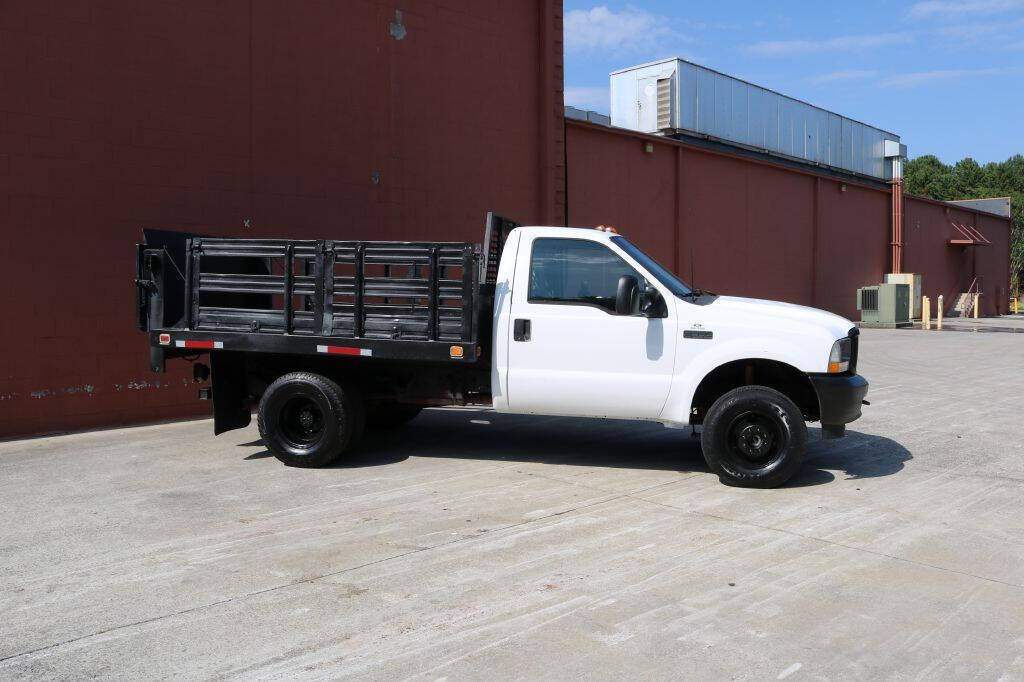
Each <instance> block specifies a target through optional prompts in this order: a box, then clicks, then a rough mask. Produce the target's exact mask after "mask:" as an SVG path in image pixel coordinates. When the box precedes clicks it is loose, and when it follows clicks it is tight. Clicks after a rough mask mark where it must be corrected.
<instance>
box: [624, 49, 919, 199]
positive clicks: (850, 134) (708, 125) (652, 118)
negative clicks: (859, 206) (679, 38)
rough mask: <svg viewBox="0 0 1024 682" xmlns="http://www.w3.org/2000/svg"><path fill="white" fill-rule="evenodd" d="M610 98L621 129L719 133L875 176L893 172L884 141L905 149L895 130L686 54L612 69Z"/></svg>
mask: <svg viewBox="0 0 1024 682" xmlns="http://www.w3.org/2000/svg"><path fill="white" fill-rule="evenodd" d="M611 100H612V101H611V109H612V112H611V113H612V115H611V119H612V125H613V126H617V127H619V128H627V129H629V130H636V131H639V132H642V133H658V134H662V135H672V136H676V135H691V136H697V137H702V138H707V139H712V140H718V141H722V142H726V143H729V144H733V145H738V146H742V147H745V148H748V149H752V150H755V151H759V152H763V153H767V154H775V155H778V156H784V157H787V158H790V159H794V160H797V161H802V162H804V163H809V164H814V165H819V166H828V167H831V168H836V169H839V170H843V171H846V172H849V173H856V174H859V175H865V176H869V177H872V178H875V179H878V180H891V179H892V164H890V163H886V144H885V143H886V142H887V141H888V142H890V143H895V144H896V148H897V149H900V145H899V140H900V138H899V136H898V135H894V134H893V133H890V132H886V131H884V130H881V129H879V128H875V127H873V126H869V125H866V124H864V123H860V122H859V121H854V120H853V119H851V118H847V117H845V116H840V115H839V114H835V113H832V112H830V111H826V110H825V109H821V108H819V107H816V106H813V105H811V104H808V103H806V102H802V101H800V100H798V99H793V98H792V97H787V96H785V95H781V94H779V93H777V92H775V91H774V90H769V89H767V88H762V87H760V86H757V85H754V84H752V83H748V82H746V81H743V80H740V79H738V78H733V77H732V76H727V75H725V74H723V73H719V72H718V71H713V70H711V69H708V68H705V67H703V66H698V65H697V64H694V63H692V62H688V61H686V60H685V59H677V58H672V59H663V60H661V61H657V62H651V63H649V64H641V65H640V66H633V67H630V68H628V69H623V70H621V71H614V72H613V73H612V74H611ZM891 146H892V145H891V144H890V148H891ZM901 151H902V153H903V155H904V156H905V153H906V147H903V148H902V150H901Z"/></svg>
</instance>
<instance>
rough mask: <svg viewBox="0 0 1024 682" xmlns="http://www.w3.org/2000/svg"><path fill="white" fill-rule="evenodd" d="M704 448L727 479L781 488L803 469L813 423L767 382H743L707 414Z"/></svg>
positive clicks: (749, 485) (738, 483)
mask: <svg viewBox="0 0 1024 682" xmlns="http://www.w3.org/2000/svg"><path fill="white" fill-rule="evenodd" d="M700 445H701V449H702V450H703V451H704V459H705V460H706V461H707V463H708V467H709V468H710V469H711V470H712V471H713V472H715V473H716V474H718V478H719V480H721V481H722V483H725V484H726V485H735V486H740V487H744V488H775V487H777V486H780V485H782V484H783V483H785V482H786V481H788V480H789V479H790V477H791V476H793V474H795V473H796V472H797V470H798V469H799V468H800V465H801V464H802V463H803V460H804V453H806V451H807V425H806V424H805V423H804V419H803V415H802V414H801V412H800V409H799V408H797V406H796V405H794V404H793V401H792V400H790V399H789V398H787V397H786V396H785V395H783V394H782V393H779V392H778V391H776V390H775V389H772V388H768V387H766V386H742V387H740V388H736V389H733V390H731V391H729V392H728V393H726V394H725V395H723V396H722V397H721V398H719V399H718V400H716V401H715V404H714V405H712V406H711V409H710V410H708V414H707V417H706V418H705V419H704V432H703V433H702V434H701V439H700Z"/></svg>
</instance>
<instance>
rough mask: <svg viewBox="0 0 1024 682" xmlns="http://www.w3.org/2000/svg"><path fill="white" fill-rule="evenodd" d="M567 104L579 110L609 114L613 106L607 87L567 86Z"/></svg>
mask: <svg viewBox="0 0 1024 682" xmlns="http://www.w3.org/2000/svg"><path fill="white" fill-rule="evenodd" d="M565 103H566V105H568V106H570V107H576V108H577V109H589V110H590V111H600V112H603V113H607V112H608V111H609V109H610V106H611V95H610V94H609V91H608V88H607V87H596V88H588V87H576V86H567V87H566V88H565Z"/></svg>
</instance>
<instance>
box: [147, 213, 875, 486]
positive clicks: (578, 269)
mask: <svg viewBox="0 0 1024 682" xmlns="http://www.w3.org/2000/svg"><path fill="white" fill-rule="evenodd" d="M137 268H138V273H137V275H138V276H137V278H136V284H137V285H138V292H139V294H138V315H139V327H140V329H142V330H144V331H147V332H148V333H149V337H150V347H151V348H150V359H151V366H152V369H153V370H154V371H164V363H165V360H166V359H167V358H170V357H186V358H187V359H190V360H192V361H194V360H195V359H196V357H195V356H196V355H199V354H205V353H209V354H210V360H209V362H210V365H211V367H210V368H208V367H207V366H206V365H205V364H202V363H195V364H194V377H195V379H196V381H197V382H199V383H202V382H204V381H205V380H206V379H207V378H210V375H211V368H212V385H211V386H207V387H203V388H201V389H200V397H201V398H210V397H212V398H213V402H214V418H215V432H216V433H222V432H224V431H227V430H229V429H234V428H240V427H242V426H244V425H246V424H248V423H249V420H250V414H251V410H252V408H253V407H257V409H258V416H259V428H260V433H261V435H262V437H263V440H264V443H265V445H266V446H267V448H268V449H269V450H270V451H271V452H273V453H274V455H275V456H277V457H278V458H279V459H280V460H281V461H283V462H284V463H286V464H289V465H293V466H324V465H326V464H329V463H331V462H333V461H335V460H337V459H338V458H339V457H341V456H343V455H344V454H345V453H346V452H348V451H349V450H351V449H352V448H353V447H355V446H356V443H357V442H358V440H359V438H360V436H361V435H362V433H363V431H364V429H365V428H374V427H385V426H386V427H394V426H397V425H399V424H401V423H404V422H406V421H408V420H410V419H412V418H414V417H415V416H416V415H417V414H418V413H419V411H420V410H421V409H422V408H423V407H426V406H440V405H467V404H480V405H491V406H493V408H494V409H495V410H497V411H499V412H514V413H526V414H544V415H564V416H579V417H603V418H609V419H634V420H648V421H656V422H661V423H662V424H665V425H666V426H670V427H682V426H686V425H694V426H697V425H699V426H701V446H702V450H703V453H704V457H705V459H706V460H707V464H708V467H709V468H710V469H711V470H712V471H713V472H714V473H716V474H717V475H718V476H719V478H720V479H721V480H722V481H723V482H724V483H727V484H730V485H738V486H748V487H774V486H778V485H780V484H782V483H784V482H785V481H786V480H787V479H789V478H790V477H791V476H792V475H793V474H794V473H795V472H796V471H797V470H798V469H799V468H800V466H801V463H802V460H803V457H804V453H805V451H806V447H807V427H806V425H805V422H806V421H818V422H820V423H821V432H822V436H823V437H824V438H836V437H840V436H842V435H843V434H844V431H845V425H846V424H847V423H849V422H852V421H853V420H855V419H857V418H858V417H859V416H860V414H861V405H862V403H863V402H864V397H865V395H866V393H867V390H868V384H867V381H865V380H864V379H863V378H862V377H861V376H859V375H857V373H856V363H857V345H858V344H857V341H858V330H857V328H856V327H855V326H854V325H853V324H852V323H851V322H850V321H849V320H846V319H844V318H842V317H839V316H837V315H833V314H831V313H828V312H824V311H821V310H816V309H813V308H807V307H804V306H798V305H791V304H787V303H777V302H772V301H761V300H755V299H749V298H736V297H732V296H719V295H716V294H712V293H708V292H703V291H700V290H695V289H691V288H690V287H688V286H687V285H686V284H684V283H683V282H682V281H680V280H679V279H678V278H677V277H676V276H675V275H673V274H672V273H671V272H669V271H668V270H667V269H666V268H664V267H663V266H661V265H659V264H658V263H657V262H656V261H655V260H654V259H653V258H652V257H650V256H649V255H647V254H645V253H644V252H643V251H641V250H640V249H639V248H637V247H636V246H635V245H634V244H632V243H631V242H630V241H629V240H628V239H626V237H625V236H622V235H619V234H617V233H615V232H613V231H610V230H603V229H580V228H566V227H522V226H518V225H516V224H515V223H512V222H511V221H508V220H506V219H503V218H500V217H497V216H494V215H490V214H489V215H488V220H487V229H486V235H485V240H484V245H483V246H480V245H474V244H469V243H461V242H368V241H332V240H317V241H294V240H246V239H218V238H207V237H199V236H196V235H184V234H182V233H168V232H153V231H147V232H146V243H144V244H140V245H139V247H138V259H137ZM629 456H630V453H629V452H627V451H624V452H623V453H622V457H623V458H624V459H627V458H629Z"/></svg>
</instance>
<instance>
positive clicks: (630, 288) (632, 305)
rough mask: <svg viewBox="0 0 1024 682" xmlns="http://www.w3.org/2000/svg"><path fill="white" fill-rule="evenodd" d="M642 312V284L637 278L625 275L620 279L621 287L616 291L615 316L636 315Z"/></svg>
mask: <svg viewBox="0 0 1024 682" xmlns="http://www.w3.org/2000/svg"><path fill="white" fill-rule="evenodd" d="M639 311H640V284H639V283H638V282H637V281H636V277H633V276H632V275H623V276H622V277H619V286H618V288H617V289H616V290H615V314H616V315H635V314H636V313H638V312H639Z"/></svg>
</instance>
